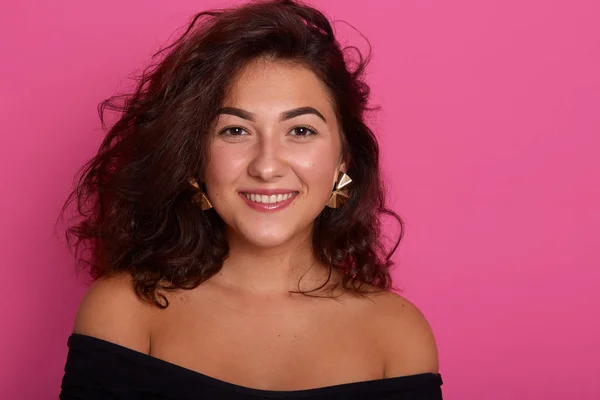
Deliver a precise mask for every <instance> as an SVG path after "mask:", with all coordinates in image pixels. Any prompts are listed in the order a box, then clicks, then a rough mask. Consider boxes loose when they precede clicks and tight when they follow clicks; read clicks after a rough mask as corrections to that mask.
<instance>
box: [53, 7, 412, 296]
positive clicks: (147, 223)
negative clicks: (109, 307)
mask: <svg viewBox="0 0 600 400" xmlns="http://www.w3.org/2000/svg"><path fill="white" fill-rule="evenodd" d="M353 54H354V55H358V56H357V59H353V58H352V57H351V55H353ZM265 57H266V58H269V59H274V60H285V61H289V62H293V63H297V64H299V65H303V66H306V67H308V68H309V69H310V70H311V71H313V73H315V74H316V76H317V77H318V78H319V79H320V80H321V81H322V82H323V83H324V84H325V86H326V88H327V91H328V94H329V95H330V96H331V99H332V100H333V104H334V109H335V112H336V116H337V118H338V121H339V126H340V131H341V135H342V138H341V140H342V150H343V154H344V155H345V159H346V160H347V161H348V171H347V173H348V175H349V176H350V177H352V180H353V182H352V185H350V198H349V200H348V201H347V202H346V203H345V204H344V205H343V206H342V207H341V208H336V209H331V208H325V209H324V210H323V211H322V212H321V213H320V215H319V216H318V217H317V219H316V220H315V223H314V231H313V239H312V240H313V242H312V249H313V251H314V254H315V257H316V258H317V259H318V260H319V262H322V263H323V264H324V265H327V266H328V267H329V268H328V270H329V277H330V278H331V273H332V270H333V269H336V270H337V271H338V272H341V273H343V275H342V276H343V280H342V282H341V285H342V287H343V288H344V289H347V290H351V291H353V292H356V293H366V291H365V290H364V289H363V288H362V287H363V286H364V284H367V286H370V287H371V288H375V289H377V290H382V291H388V290H390V289H391V288H392V281H391V278H390V267H391V266H392V265H393V263H392V261H391V260H390V257H391V255H392V254H393V253H394V251H395V250H396V248H397V247H398V244H399V242H400V240H401V238H402V236H403V232H404V223H403V221H402V219H401V218H400V217H399V216H398V215H397V214H396V213H395V212H393V211H392V210H390V209H388V208H387V207H386V206H385V195H384V190H383V185H382V179H381V176H380V171H379V147H378V143H377V140H376V138H375V135H374V134H373V132H372V131H371V130H370V129H369V127H368V126H367V125H366V123H365V120H364V119H365V114H366V112H368V111H371V110H372V108H370V107H369V105H368V100H369V92H370V89H369V87H368V85H367V84H366V83H365V82H364V79H363V77H364V70H365V66H366V65H367V63H368V61H369V58H370V52H369V54H368V55H367V56H366V57H364V56H362V55H361V53H360V51H358V50H357V49H356V48H355V47H353V46H350V47H345V48H342V47H341V46H340V44H339V43H338V41H337V40H336V38H335V37H334V33H333V29H332V26H331V24H330V22H329V21H328V19H327V18H326V17H325V16H324V15H323V13H321V12H320V11H318V10H316V9H314V8H312V7H309V6H306V5H304V4H301V3H299V2H296V1H291V0H275V1H259V2H251V3H248V4H246V5H243V6H240V7H237V8H230V9H223V10H213V11H206V12H200V13H198V14H196V15H195V16H194V17H193V18H192V20H191V22H190V24H189V26H188V27H187V29H186V30H185V32H184V33H183V34H182V35H180V36H179V37H178V38H177V39H176V40H175V41H174V42H173V43H172V44H171V45H169V46H167V47H164V48H162V49H161V50H159V51H158V52H157V53H155V54H154V55H153V57H152V60H153V62H152V63H151V64H150V65H149V66H148V67H146V68H145V69H143V72H142V73H141V75H139V76H137V77H136V86H135V89H134V90H132V92H131V93H126V94H119V95H114V96H112V97H110V98H108V99H106V100H104V101H103V102H101V103H100V104H99V105H98V113H99V116H100V120H101V122H102V128H103V129H104V130H105V131H107V134H106V136H105V138H104V139H103V141H102V143H101V145H100V148H99V150H98V153H97V154H96V155H95V156H94V157H93V158H92V159H91V160H90V161H89V162H87V163H86V164H85V165H84V166H83V167H82V169H81V170H80V171H79V175H78V179H77V181H76V185H75V187H74V189H73V191H72V192H71V193H70V195H69V197H68V199H67V201H66V202H65V204H64V206H63V209H62V212H61V215H63V214H64V212H65V210H66V209H67V208H68V206H69V204H71V203H73V202H74V201H75V200H76V204H77V215H78V217H77V220H76V221H77V222H76V223H73V224H71V225H69V226H68V227H67V231H66V236H67V241H68V244H69V246H70V248H71V249H72V250H73V248H74V249H75V252H76V253H77V254H79V250H81V248H80V246H81V245H82V244H86V245H87V250H89V252H90V257H88V259H87V260H84V258H83V257H82V258H80V261H83V262H84V264H85V265H86V266H87V267H89V270H90V274H91V277H92V278H93V279H98V278H100V277H103V276H109V275H113V274H116V273H122V272H126V273H129V274H130V275H131V276H132V278H133V286H134V290H135V292H136V294H137V296H138V297H139V298H141V299H142V300H145V301H147V302H149V303H153V304H155V305H156V306H158V307H161V308H164V307H167V306H168V301H167V299H166V297H165V296H164V294H162V293H161V291H162V290H167V291H169V290H175V289H192V288H195V287H197V286H198V285H200V284H201V283H202V282H204V281H206V280H207V279H209V278H210V277H211V276H213V275H214V274H215V273H217V272H218V271H219V270H220V269H221V268H222V266H223V261H224V260H225V258H226V257H227V254H228V243H227V238H226V236H225V233H224V222H223V220H222V219H221V218H220V217H219V215H218V214H217V213H216V212H215V211H214V209H211V210H207V211H202V210H201V209H200V207H199V206H198V205H197V204H195V203H194V202H193V200H192V199H193V196H194V195H195V194H197V189H196V188H194V187H193V186H191V185H190V183H189V178H190V177H191V176H196V175H198V174H199V172H201V171H203V168H204V167H205V165H206V161H207V146H208V140H209V137H208V136H209V135H206V134H205V132H209V131H210V130H211V128H212V127H213V125H214V123H215V120H216V117H217V112H218V110H219V108H220V107H221V106H222V102H223V99H224V97H225V94H226V91H227V89H228V84H229V82H231V81H232V79H233V78H234V76H235V74H236V73H237V72H239V71H240V70H241V68H243V67H244V66H245V65H247V64H248V63H249V62H251V61H253V60H256V59H258V58H265ZM159 58H160V59H159ZM352 65H353V67H352ZM107 109H108V110H112V111H117V112H118V119H117V120H116V122H115V123H114V124H112V126H111V127H110V129H108V130H107V126H106V122H105V112H106V110H107ZM382 214H387V215H389V216H392V217H393V218H395V219H396V220H397V221H398V222H399V224H400V231H399V235H398V237H397V240H395V243H394V244H393V246H391V247H392V248H391V250H389V251H386V246H384V245H383V240H382V237H381V220H380V217H381V216H382ZM327 282H329V279H328V280H327ZM327 282H326V283H327ZM324 285H325V284H323V286H321V287H320V288H322V287H324ZM317 289H318V288H317ZM317 289H315V290H317ZM309 292H311V291H309ZM309 292H296V293H303V294H308V293H309Z"/></svg>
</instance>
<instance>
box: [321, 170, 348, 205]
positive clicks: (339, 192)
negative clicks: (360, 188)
mask: <svg viewBox="0 0 600 400" xmlns="http://www.w3.org/2000/svg"><path fill="white" fill-rule="evenodd" d="M351 182H352V179H350V177H349V176H348V175H346V174H345V173H344V172H342V171H339V172H338V179H337V181H336V184H335V187H334V189H333V191H332V192H331V197H330V198H329V201H328V202H327V207H330V208H339V207H341V206H342V205H343V204H344V203H345V202H346V201H347V200H348V198H349V197H350V190H349V189H348V187H347V186H348V185H349V184H350V183H351Z"/></svg>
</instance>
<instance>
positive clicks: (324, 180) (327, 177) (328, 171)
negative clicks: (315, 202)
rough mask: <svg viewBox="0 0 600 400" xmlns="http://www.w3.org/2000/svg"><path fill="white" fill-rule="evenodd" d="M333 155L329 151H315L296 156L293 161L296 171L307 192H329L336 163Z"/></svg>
mask: <svg viewBox="0 0 600 400" xmlns="http://www.w3.org/2000/svg"><path fill="white" fill-rule="evenodd" d="M334 153H335V152H333V151H331V149H315V150H314V151H312V152H307V153H306V154H297V156H296V157H295V161H294V164H295V166H296V171H297V173H298V175H299V176H300V178H301V179H302V180H303V181H304V182H305V183H306V184H307V185H308V188H309V190H311V189H312V191H313V192H314V191H315V190H319V191H321V190H324V191H326V192H329V191H330V190H331V188H332V186H333V180H332V179H334V172H335V167H336V162H337V158H336V157H334V156H333V154H334Z"/></svg>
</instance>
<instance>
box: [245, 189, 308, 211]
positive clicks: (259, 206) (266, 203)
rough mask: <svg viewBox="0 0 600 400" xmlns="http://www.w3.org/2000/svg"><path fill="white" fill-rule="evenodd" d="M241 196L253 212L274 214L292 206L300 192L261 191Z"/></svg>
mask: <svg viewBox="0 0 600 400" xmlns="http://www.w3.org/2000/svg"><path fill="white" fill-rule="evenodd" d="M277 192H278V193H277ZM239 195H240V197H241V198H242V199H243V200H244V202H245V203H246V204H247V205H248V206H249V207H250V208H252V209H253V210H255V211H260V212H273V211H279V210H282V209H284V208H285V207H287V206H289V205H290V204H292V203H293V202H294V200H295V198H296V196H297V195H298V192H297V191H293V190H292V191H290V190H260V191H253V192H250V191H248V192H239Z"/></svg>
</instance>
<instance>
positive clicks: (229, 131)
mask: <svg viewBox="0 0 600 400" xmlns="http://www.w3.org/2000/svg"><path fill="white" fill-rule="evenodd" d="M244 132H245V133H244ZM247 133H248V132H246V130H245V129H244V128H242V127H240V126H229V127H227V128H223V129H221V131H220V132H219V136H220V135H224V136H243V135H245V134H247Z"/></svg>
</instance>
